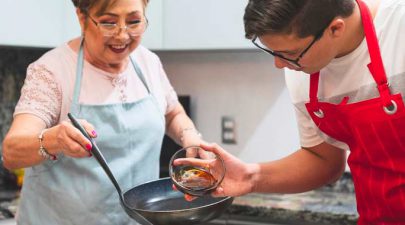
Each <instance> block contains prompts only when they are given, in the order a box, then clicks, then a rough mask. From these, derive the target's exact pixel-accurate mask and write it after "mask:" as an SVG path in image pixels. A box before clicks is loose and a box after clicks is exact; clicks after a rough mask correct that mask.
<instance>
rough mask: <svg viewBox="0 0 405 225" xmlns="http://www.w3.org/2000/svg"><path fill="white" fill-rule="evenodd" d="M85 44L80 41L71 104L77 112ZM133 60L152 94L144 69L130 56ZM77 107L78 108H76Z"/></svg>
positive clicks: (139, 74) (137, 72)
mask: <svg viewBox="0 0 405 225" xmlns="http://www.w3.org/2000/svg"><path fill="white" fill-rule="evenodd" d="M83 44H84V39H83V38H82V40H81V41H80V48H79V53H78V55H77V67H76V81H75V87H74V90H73V99H72V104H71V112H77V110H76V109H77V106H78V103H79V96H80V87H81V82H82V76H83V65H84V57H83ZM129 58H130V60H131V64H132V65H133V67H134V69H135V72H136V74H137V75H138V77H139V79H140V80H141V81H142V83H143V85H144V86H145V88H146V90H147V91H148V94H150V93H151V92H150V89H149V86H148V84H147V82H146V79H145V77H144V75H143V73H142V70H141V69H140V67H139V66H138V64H137V63H136V62H135V60H134V59H133V58H132V57H131V56H129ZM75 107H76V108H75Z"/></svg>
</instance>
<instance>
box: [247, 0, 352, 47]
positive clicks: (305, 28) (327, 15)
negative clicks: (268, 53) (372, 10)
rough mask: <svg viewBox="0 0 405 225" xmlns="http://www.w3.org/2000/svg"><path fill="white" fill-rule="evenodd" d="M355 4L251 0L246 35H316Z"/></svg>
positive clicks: (340, 0) (338, 0) (318, 0)
mask: <svg viewBox="0 0 405 225" xmlns="http://www.w3.org/2000/svg"><path fill="white" fill-rule="evenodd" d="M354 6H355V2H354V0H249V3H248V5H247V6H246V9H245V15H244V17H243V19H244V23H245V36H246V38H248V39H252V38H253V37H255V36H262V35H265V34H291V33H292V32H294V33H295V34H296V35H297V36H298V37H300V38H304V37H308V36H315V35H316V34H317V33H319V32H320V31H321V30H322V29H324V28H326V27H327V26H328V24H329V23H330V22H331V21H332V20H333V19H334V18H335V17H337V16H340V17H343V18H345V17H348V16H350V15H351V14H352V13H353V10H354Z"/></svg>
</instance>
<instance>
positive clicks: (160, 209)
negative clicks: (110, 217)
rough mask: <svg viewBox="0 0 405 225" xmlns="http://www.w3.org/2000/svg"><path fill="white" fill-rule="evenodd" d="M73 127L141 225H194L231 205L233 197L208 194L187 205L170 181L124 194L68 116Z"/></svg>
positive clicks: (124, 205) (70, 115) (100, 158)
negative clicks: (216, 196) (215, 196)
mask: <svg viewBox="0 0 405 225" xmlns="http://www.w3.org/2000/svg"><path fill="white" fill-rule="evenodd" d="M68 117H69V119H70V120H71V121H72V124H73V125H74V126H75V127H76V128H77V129H79V130H80V131H81V132H82V133H83V135H84V136H86V137H87V138H88V139H89V140H90V142H91V144H92V146H93V148H92V150H91V151H92V154H93V155H94V157H95V158H96V159H97V161H98V163H99V164H100V165H101V167H102V168H103V170H104V172H105V173H106V174H107V176H108V177H109V178H110V180H111V182H112V183H113V184H114V186H115V188H116V189H117V192H118V194H119V197H120V202H121V206H122V207H123V208H124V210H125V212H126V213H127V214H128V215H129V216H130V217H131V218H133V219H134V220H136V221H137V222H138V223H140V224H142V225H153V224H154V225H195V224H199V223H204V222H207V221H210V220H212V219H214V218H216V217H218V216H220V215H221V214H222V213H223V212H224V211H225V209H226V208H227V207H228V206H230V205H231V204H232V201H233V198H231V197H223V198H213V197H211V196H209V195H205V196H202V197H199V198H198V199H196V200H194V201H191V202H188V201H186V200H185V199H184V196H183V194H182V193H181V192H179V191H174V190H173V189H172V183H171V180H170V178H163V179H160V180H155V181H151V182H148V183H144V184H141V185H138V186H136V187H134V188H132V189H130V190H128V191H126V192H125V193H122V191H121V188H120V186H119V185H118V182H117V180H116V179H115V177H114V175H113V174H112V172H111V170H110V168H109V167H108V165H107V163H106V161H105V159H104V156H103V155H102V154H101V152H100V150H99V149H98V147H97V145H96V143H95V142H94V140H93V139H92V138H91V137H90V136H89V135H88V134H87V132H86V131H85V130H84V128H83V127H82V126H81V125H80V124H79V123H78V122H77V120H76V119H75V118H74V117H73V115H72V114H70V113H68Z"/></svg>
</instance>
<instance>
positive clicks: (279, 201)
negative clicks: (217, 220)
mask: <svg viewBox="0 0 405 225" xmlns="http://www.w3.org/2000/svg"><path fill="white" fill-rule="evenodd" d="M227 215H228V216H229V217H230V218H231V219H233V220H238V219H247V220H250V219H251V220H254V221H260V222H272V223H280V224H302V225H304V224H308V225H309V224H311V225H315V224H319V225H335V224H336V225H346V224H347V225H349V224H350V225H355V224H356V223H357V219H358V214H357V211H356V204H355V196H354V193H336V192H328V191H310V192H306V193H301V194H283V195H281V194H249V195H246V196H242V197H237V198H235V200H234V202H233V204H232V206H231V207H230V208H229V209H228V210H227Z"/></svg>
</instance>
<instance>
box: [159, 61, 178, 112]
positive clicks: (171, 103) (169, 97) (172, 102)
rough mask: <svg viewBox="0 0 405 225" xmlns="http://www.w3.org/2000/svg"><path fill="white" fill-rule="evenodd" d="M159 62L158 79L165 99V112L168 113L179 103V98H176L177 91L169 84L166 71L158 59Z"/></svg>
mask: <svg viewBox="0 0 405 225" xmlns="http://www.w3.org/2000/svg"><path fill="white" fill-rule="evenodd" d="M159 64H160V69H159V76H160V81H161V83H162V88H163V94H164V96H165V99H166V103H167V106H166V111H165V114H168V113H169V112H170V111H172V110H173V109H174V108H175V107H176V106H177V104H179V100H178V98H177V93H176V91H175V90H174V88H173V86H172V85H171V84H170V81H169V79H168V78H167V75H166V72H165V71H164V69H163V66H162V64H161V62H160V60H159Z"/></svg>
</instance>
